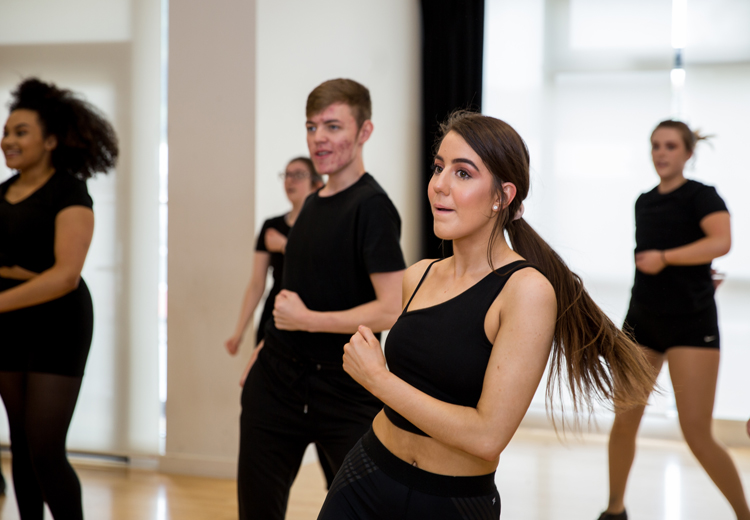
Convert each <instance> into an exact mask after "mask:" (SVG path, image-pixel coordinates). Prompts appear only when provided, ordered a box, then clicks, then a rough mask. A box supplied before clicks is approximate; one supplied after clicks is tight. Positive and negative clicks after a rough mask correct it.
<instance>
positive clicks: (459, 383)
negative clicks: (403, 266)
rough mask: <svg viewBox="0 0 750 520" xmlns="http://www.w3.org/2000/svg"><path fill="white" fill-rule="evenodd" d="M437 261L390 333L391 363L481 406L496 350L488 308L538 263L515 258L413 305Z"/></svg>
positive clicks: (443, 394)
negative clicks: (429, 302) (447, 295)
mask: <svg viewBox="0 0 750 520" xmlns="http://www.w3.org/2000/svg"><path fill="white" fill-rule="evenodd" d="M435 262H439V260H436V261H435ZM435 262H432V264H430V265H429V266H428V267H427V270H426V271H425V273H424V275H422V279H421V280H420V281H419V284H418V285H417V288H416V289H414V293H413V294H412V295H411V298H410V299H409V303H407V304H406V307H404V311H403V312H402V313H401V316H399V318H398V321H396V323H395V324H394V325H393V328H391V331H390V333H389V334H388V339H387V341H386V345H385V356H386V360H387V361H388V368H389V370H390V371H391V372H392V373H393V374H395V375H396V376H398V377H400V378H401V379H403V380H404V381H406V382H407V383H409V384H410V385H412V386H413V387H415V388H416V389H418V390H421V391H422V392H424V393H426V394H428V395H430V396H432V397H434V398H436V399H439V400H441V401H444V402H446V403H451V404H456V405H460V406H471V407H476V405H477V403H478V402H479V397H480V396H481V394H482V385H483V383H484V374H485V372H486V370H487V364H488V363H489V360H490V353H491V352H492V342H491V341H490V340H489V339H487V335H486V333H485V331H484V320H485V317H486V315H487V311H488V310H489V308H490V306H491V305H492V302H494V301H495V298H497V295H498V294H500V291H502V289H503V287H504V286H505V283H506V282H507V281H508V279H509V278H510V276H511V275H512V274H513V273H514V272H516V271H518V270H519V269H523V268H526V267H535V266H533V265H532V264H530V263H528V262H526V261H523V260H518V261H515V262H511V263H510V264H508V265H505V266H503V267H501V268H499V269H498V270H496V271H495V272H492V273H490V274H488V275H487V276H485V277H484V278H483V279H482V280H480V281H479V282H477V283H476V284H474V285H473V286H471V287H470V288H469V289H467V290H466V291H464V292H462V293H461V294H459V295H458V296H455V297H454V298H451V299H450V300H448V301H445V302H443V303H439V304H437V305H433V306H431V307H426V308H424V309H417V310H414V311H410V310H409V305H410V304H411V301H412V300H413V299H414V295H415V294H417V291H418V290H419V288H420V286H421V285H422V282H424V280H425V278H427V273H429V272H430V268H431V267H432V266H433V265H434V264H435ZM384 411H385V415H386V416H387V417H388V419H389V420H390V421H391V422H392V423H393V424H394V425H396V426H398V427H399V428H401V429H402V430H406V431H408V432H412V433H416V434H419V435H424V436H428V435H427V434H426V433H424V432H423V431H422V430H420V429H419V428H417V427H416V426H414V425H413V424H412V423H410V422H409V421H408V420H406V419H405V418H404V417H403V416H402V415H400V414H399V413H398V412H396V411H395V410H393V409H392V408H390V407H388V406H387V405H386V406H385V408H384Z"/></svg>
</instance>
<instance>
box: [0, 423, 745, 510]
mask: <svg viewBox="0 0 750 520" xmlns="http://www.w3.org/2000/svg"><path fill="white" fill-rule="evenodd" d="M605 452H606V439H605V438H603V437H597V436H591V437H589V436H587V437H585V440H580V439H579V440H576V439H568V441H567V442H566V443H564V444H563V443H561V442H560V441H559V440H558V439H557V438H556V437H555V436H554V434H552V433H550V432H548V431H542V430H520V431H519V432H518V434H517V435H516V438H514V439H513V441H512V442H511V444H510V445H509V446H508V448H507V449H506V451H505V452H504V453H503V457H502V460H501V461H500V467H499V469H498V472H497V479H496V480H497V485H498V488H499V489H500V495H501V497H502V509H503V513H502V518H503V520H550V519H554V520H595V519H596V518H597V517H598V515H599V512H600V511H601V510H602V508H603V506H604V504H605V501H606V492H607V479H606V453H605ZM732 456H733V457H734V460H735V462H736V464H737V466H738V468H739V469H740V472H741V473H742V477H743V481H744V483H745V488H746V489H748V487H750V450H739V449H735V450H732ZM76 469H77V471H78V474H79V476H80V478H81V482H82V484H83V487H84V507H85V511H86V516H87V519H89V520H92V519H96V520H108V519H111V520H133V519H138V520H198V519H200V520H204V519H211V520H224V519H226V520H233V519H236V518H237V512H236V508H237V503H236V499H235V484H234V481H233V480H220V479H209V478H198V477H184V476H177V475H165V474H160V473H156V472H152V471H145V470H134V469H128V468H124V467H116V466H112V467H104V466H102V465H93V464H86V463H77V464H76ZM3 472H4V473H5V475H6V476H7V475H9V474H10V470H9V467H8V461H7V459H4V460H3ZM9 486H12V483H11V482H9ZM324 497H325V490H324V483H323V477H322V474H321V472H320V469H319V468H318V466H317V464H308V465H305V466H303V467H302V469H301V471H300V474H299V477H298V478H297V481H296V482H295V484H294V487H293V489H292V497H291V500H290V504H289V512H288V515H287V519H288V520H311V519H315V518H316V516H317V512H318V510H319V509H320V505H321V504H322V502H323V499H324ZM627 505H628V511H629V516H630V518H631V519H632V520H707V519H708V520H732V519H734V518H735V517H734V515H733V514H732V511H731V509H730V508H729V506H728V504H727V503H726V501H725V500H724V498H723V497H722V496H721V495H720V494H719V492H718V491H717V490H716V488H715V487H714V486H713V484H712V483H711V481H710V480H709V478H708V477H707V476H706V474H705V473H704V472H703V471H702V469H701V468H700V466H699V465H698V464H697V462H696V461H695V459H693V457H692V455H691V454H690V452H689V451H688V450H687V448H686V447H685V445H684V444H683V443H678V442H671V441H641V442H640V444H639V451H638V457H637V459H636V463H635V467H634V469H633V473H632V477H631V483H630V487H629V489H628V497H627ZM47 518H51V517H50V516H47ZM0 519H2V520H16V519H18V512H17V511H16V504H15V499H14V497H13V493H12V488H11V487H9V493H8V496H7V497H5V498H3V499H0Z"/></svg>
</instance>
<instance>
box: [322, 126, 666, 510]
mask: <svg viewBox="0 0 750 520" xmlns="http://www.w3.org/2000/svg"><path fill="white" fill-rule="evenodd" d="M433 171H434V174H433V176H432V179H431V181H430V185H429V188H428V196H429V200H430V206H431V207H432V213H433V217H434V230H435V234H436V235H437V236H438V237H440V238H442V239H443V240H451V241H452V242H453V251H454V254H453V256H451V257H448V258H445V259H442V260H436V261H431V260H423V261H421V262H419V263H417V264H415V265H413V266H412V267H410V268H409V269H408V270H407V272H406V275H405V277H404V284H403V302H404V307H403V312H402V314H401V316H400V317H399V319H398V321H397V322H396V324H395V325H394V326H393V328H392V329H391V332H390V334H389V336H388V341H387V343H386V348H385V357H384V356H383V353H382V351H381V348H380V344H379V342H378V341H377V340H376V339H375V337H374V336H373V334H372V332H371V331H370V330H369V329H368V328H367V327H364V326H361V327H359V330H358V332H357V333H356V334H355V335H354V336H352V338H351V341H350V342H349V343H348V344H346V346H345V347H344V356H343V366H344V370H345V371H346V372H347V373H349V375H351V376H352V377H353V378H354V379H355V380H356V381H357V382H359V383H360V384H361V385H362V386H364V387H365V388H366V389H367V390H369V391H370V392H372V394H373V395H375V397H377V398H378V399H380V400H382V401H383V403H384V404H385V407H384V409H383V411H381V412H380V413H379V414H378V415H377V416H376V417H375V419H374V421H373V423H372V428H371V430H370V431H369V432H368V433H366V434H365V435H364V436H363V437H362V439H360V441H359V442H358V443H357V445H356V446H355V447H354V449H353V450H352V451H351V452H350V453H349V455H348V456H347V460H346V461H345V462H344V464H343V465H342V468H341V470H340V471H339V472H338V474H337V476H336V478H335V479H334V482H333V484H332V485H331V489H330V491H329V494H328V497H327V498H326V501H325V503H324V505H323V508H322V510H321V512H320V516H319V517H318V518H319V519H324V520H327V519H337V520H339V519H343V518H345V519H354V518H357V519H376V518H441V519H446V520H449V519H454V518H455V519H460V518H467V516H464V514H466V513H465V512H466V511H472V514H471V518H475V519H485V518H486V519H493V520H497V518H498V517H499V515H500V496H499V493H498V490H497V488H496V486H495V483H494V473H495V470H496V469H497V467H498V463H499V459H500V454H501V453H502V452H503V450H504V449H505V447H506V446H507V444H508V443H509V442H510V440H511V438H512V437H513V435H514V434H515V432H516V430H517V428H518V426H519V424H520V423H521V420H522V419H523V417H524V415H525V413H526V411H527V409H528V407H529V405H530V403H531V400H532V398H533V396H534V393H535V391H536V389H537V386H538V385H539V383H540V381H541V378H542V375H543V372H544V370H545V366H546V365H547V361H548V360H549V359H550V356H551V365H550V371H551V374H550V378H549V383H548V387H547V391H548V393H547V397H548V403H549V400H550V399H551V398H552V395H553V394H555V393H557V391H558V390H559V389H560V386H559V385H561V384H563V381H566V382H567V384H569V389H570V392H571V394H572V396H573V403H574V409H575V410H580V409H581V408H585V409H588V410H591V405H592V404H593V400H595V399H604V400H611V401H613V402H614V406H615V408H616V409H621V408H622V409H624V408H626V407H629V406H633V405H637V404H643V403H645V402H646V399H647V396H648V394H649V392H650V391H651V388H652V384H653V375H652V373H651V367H650V366H649V365H648V362H647V361H646V359H645V357H644V355H643V353H642V352H641V350H640V349H639V348H638V346H637V345H636V344H635V343H634V342H633V341H632V340H631V339H630V338H629V337H628V336H627V335H625V334H623V333H622V332H621V331H620V330H619V329H618V328H617V327H616V326H615V325H614V324H613V323H612V322H611V321H610V320H609V319H608V318H607V316H606V315H605V314H604V313H603V312H602V311H601V310H600V309H599V307H597V306H596V304H595V303H594V302H593V301H592V299H591V298H590V296H589V295H588V293H587V292H586V290H585V289H584V287H583V285H582V283H581V280H580V278H578V276H576V275H575V274H573V273H572V272H571V271H570V270H569V269H568V268H567V266H566V265H565V263H564V262H563V261H562V259H561V258H560V257H559V256H558V255H557V254H556V253H555V252H554V251H553V250H552V249H551V248H550V247H549V246H548V245H547V244H546V243H545V242H544V241H543V240H542V239H541V238H540V237H539V235H537V234H536V232H535V231H534V230H533V229H532V228H531V226H530V225H529V224H528V223H527V222H526V221H525V220H524V218H523V204H522V202H523V200H524V199H525V198H526V196H527V195H528V193H529V153H528V150H527V148H526V144H525V143H524V142H523V140H522V139H521V137H520V136H519V135H518V134H517V133H516V132H515V131H514V130H513V129H512V128H511V127H510V126H509V125H508V124H506V123H504V122H503V121H500V120H498V119H494V118H491V117H487V116H483V115H480V114H474V113H470V112H463V111H461V112H457V113H455V114H453V115H452V116H451V117H450V118H449V119H448V120H447V121H446V122H445V123H444V124H443V126H442V137H441V138H440V140H439V143H438V150H437V153H436V155H435V160H434V165H433ZM505 233H507V235H508V237H509V239H510V244H508V243H507V242H506V239H505V236H504V234H505ZM386 359H387V361H388V366H387V367H386ZM615 387H617V389H618V393H617V396H615Z"/></svg>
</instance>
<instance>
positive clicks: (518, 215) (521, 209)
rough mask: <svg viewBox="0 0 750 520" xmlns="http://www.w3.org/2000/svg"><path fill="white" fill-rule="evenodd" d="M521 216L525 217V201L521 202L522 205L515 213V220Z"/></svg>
mask: <svg viewBox="0 0 750 520" xmlns="http://www.w3.org/2000/svg"><path fill="white" fill-rule="evenodd" d="M521 217H523V202H522V203H521V206H520V207H519V208H518V210H517V211H516V214H515V215H513V220H518V219H520V218H521Z"/></svg>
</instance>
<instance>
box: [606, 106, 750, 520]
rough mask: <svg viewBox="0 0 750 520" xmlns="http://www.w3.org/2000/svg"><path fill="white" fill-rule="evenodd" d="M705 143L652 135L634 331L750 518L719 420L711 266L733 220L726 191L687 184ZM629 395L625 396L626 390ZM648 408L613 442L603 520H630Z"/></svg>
mask: <svg viewBox="0 0 750 520" xmlns="http://www.w3.org/2000/svg"><path fill="white" fill-rule="evenodd" d="M702 139H705V137H703V136H701V135H699V134H698V133H694V132H692V131H691V130H690V128H689V127H688V126H687V125H686V124H685V123H682V122H679V121H671V120H667V121H662V122H661V123H659V124H658V125H657V126H656V128H655V129H654V131H653V133H652V134H651V158H652V159H653V162H654V168H655V169H656V173H657V174H658V175H659V184H658V185H657V186H656V187H655V188H654V189H652V190H651V191H649V192H647V193H644V194H642V195H641V196H640V197H638V200H637V201H636V203H635V228H636V229H635V242H636V246H635V267H636V271H635V282H634V284H633V291H632V296H631V299H630V308H629V310H628V313H627V315H626V317H625V325H624V328H626V329H629V330H630V331H631V332H632V334H633V336H634V338H635V340H636V341H637V342H638V344H640V345H642V346H643V347H645V348H644V349H643V350H644V352H646V355H647V358H648V360H649V362H650V363H651V365H652V366H653V367H654V373H655V374H658V372H659V371H660V370H661V367H662V365H663V363H664V361H665V360H666V361H667V362H668V363H669V374H670V376H671V378H672V386H673V387H674V391H675V402H676V404H677V413H678V416H679V418H680V428H681V429H682V433H683V435H684V437H685V440H686V441H687V443H688V446H689V447H690V449H691V451H692V452H693V454H694V455H695V456H696V458H697V459H698V462H700V463H701V465H702V466H703V468H704V469H705V470H706V473H708V475H709V476H710V477H711V479H712V480H713V481H714V483H715V484H716V485H717V486H718V488H719V490H720V491H721V492H722V493H723V494H724V496H725V497H726V498H727V500H728V501H729V503H730V504H731V506H732V508H733V509H734V512H735V514H736V515H737V518H738V519H741V520H748V519H750V510H748V506H747V501H746V500H745V494H744V492H743V490H742V482H741V481H740V477H739V474H738V472H737V469H736V468H735V466H734V464H733V463H732V460H731V459H730V457H729V454H728V453H727V451H726V450H725V449H724V448H723V447H722V446H721V445H720V444H719V443H718V442H717V441H716V439H714V437H713V434H712V432H711V416H712V413H713V407H714V396H715V394H716V379H717V376H718V372H719V325H718V318H717V315H716V302H715V301H714V291H715V284H714V281H713V280H712V271H711V261H712V260H713V259H714V258H718V257H720V256H723V255H725V254H727V253H728V252H729V248H730V247H731V244H732V237H731V227H730V219H729V212H728V211H727V207H726V205H725V204H724V201H723V200H722V199H721V197H719V195H718V194H717V193H716V189H714V188H713V187H711V186H706V185H705V184H702V183H700V182H697V181H694V180H689V179H686V178H685V175H684V169H685V164H686V163H687V162H688V160H689V159H690V158H691V157H692V156H693V152H694V150H695V145H696V143H697V142H698V141H700V140H702ZM618 390H619V388H618ZM643 411H644V406H638V407H635V408H633V409H631V410H621V411H620V412H619V413H617V414H616V415H615V421H614V424H613V425H612V430H611V433H610V437H609V504H608V506H607V509H606V510H605V511H604V512H603V513H602V514H601V516H600V517H599V520H627V517H628V516H627V513H626V511H625V502H624V500H625V487H626V484H627V481H628V474H629V473H630V468H631V466H632V465H633V459H634V457H635V439H636V434H637V433H638V426H639V425H640V422H641V417H642V416H643Z"/></svg>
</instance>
